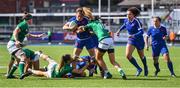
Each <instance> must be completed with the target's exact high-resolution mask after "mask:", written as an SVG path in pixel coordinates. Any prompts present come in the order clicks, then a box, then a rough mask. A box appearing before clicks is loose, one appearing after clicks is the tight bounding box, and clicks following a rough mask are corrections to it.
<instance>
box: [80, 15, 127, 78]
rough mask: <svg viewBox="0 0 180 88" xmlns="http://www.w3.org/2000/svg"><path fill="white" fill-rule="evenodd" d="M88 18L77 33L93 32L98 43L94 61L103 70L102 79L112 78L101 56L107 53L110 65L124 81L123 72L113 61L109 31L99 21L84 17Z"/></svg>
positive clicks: (91, 17) (111, 40) (112, 48)
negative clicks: (87, 21) (95, 60)
mask: <svg viewBox="0 0 180 88" xmlns="http://www.w3.org/2000/svg"><path fill="white" fill-rule="evenodd" d="M85 16H87V17H89V19H91V20H90V22H89V23H88V24H87V25H86V26H80V27H78V30H77V31H79V32H82V31H86V30H90V31H93V32H94V33H95V34H96V35H97V37H98V41H99V45H98V51H97V52H96V59H97V62H98V64H99V65H100V67H101V68H102V69H103V70H104V78H105V79H107V78H112V75H111V74H110V72H109V71H108V68H107V66H106V64H105V62H104V60H103V56H104V54H105V52H108V55H109V60H110V62H111V64H112V65H113V66H114V67H115V68H117V69H118V72H119V73H120V74H121V76H122V78H123V79H126V75H125V73H124V71H123V70H122V68H121V66H120V65H119V64H118V63H117V62H116V61H115V55H114V47H113V39H112V37H111V36H110V34H109V31H108V30H107V29H105V27H104V25H103V24H102V23H101V22H100V21H99V20H96V19H94V17H93V16H89V15H86V14H85Z"/></svg>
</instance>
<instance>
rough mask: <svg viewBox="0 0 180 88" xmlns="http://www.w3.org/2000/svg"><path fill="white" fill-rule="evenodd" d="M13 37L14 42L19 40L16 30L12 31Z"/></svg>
mask: <svg viewBox="0 0 180 88" xmlns="http://www.w3.org/2000/svg"><path fill="white" fill-rule="evenodd" d="M13 36H14V40H15V41H19V40H18V30H14V32H13Z"/></svg>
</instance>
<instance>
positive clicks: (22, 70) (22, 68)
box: [19, 61, 25, 76]
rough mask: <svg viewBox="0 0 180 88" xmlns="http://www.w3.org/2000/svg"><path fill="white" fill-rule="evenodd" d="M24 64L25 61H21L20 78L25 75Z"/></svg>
mask: <svg viewBox="0 0 180 88" xmlns="http://www.w3.org/2000/svg"><path fill="white" fill-rule="evenodd" d="M24 64H25V63H24V62H23V61H21V62H20V63H19V71H20V76H21V75H22V74H24Z"/></svg>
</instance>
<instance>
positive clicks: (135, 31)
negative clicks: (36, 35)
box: [116, 7, 148, 76]
mask: <svg viewBox="0 0 180 88" xmlns="http://www.w3.org/2000/svg"><path fill="white" fill-rule="evenodd" d="M139 14H140V11H139V10H138V9H137V8H136V7H131V8H129V9H128V10H127V19H125V20H124V24H123V25H122V26H121V27H120V29H119V30H118V31H117V32H116V33H117V36H119V34H120V31H122V30H124V29H126V30H127V31H128V34H129V36H128V42H127V46H126V58H127V59H128V60H129V61H130V62H131V63H132V64H133V65H134V66H135V67H136V68H137V73H136V76H139V75H140V73H141V72H142V69H141V67H140V66H139V65H138V63H137V62H136V60H135V58H134V57H133V56H132V53H133V52H134V50H135V48H136V49H137V52H138V54H139V57H140V58H141V61H142V63H143V65H144V76H147V75H148V66H147V62H146V57H145V55H144V38H143V29H142V24H141V22H140V21H139V19H137V16H138V15H139Z"/></svg>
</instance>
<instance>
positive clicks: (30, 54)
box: [7, 49, 44, 78]
mask: <svg viewBox="0 0 180 88" xmlns="http://www.w3.org/2000/svg"><path fill="white" fill-rule="evenodd" d="M22 50H23V52H24V53H25V56H26V57H27V58H28V59H27V63H26V64H25V71H27V69H28V68H32V67H33V69H35V70H39V69H40V68H39V57H40V56H39V53H41V52H40V51H36V52H34V51H32V50H30V49H22ZM15 59H16V57H14V56H11V61H10V62H9V66H8V72H7V78H16V77H15V76H14V75H13V73H14V72H15V71H16V69H17V68H18V65H19V60H17V61H15ZM41 70H42V69H41ZM43 70H44V69H43Z"/></svg>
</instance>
